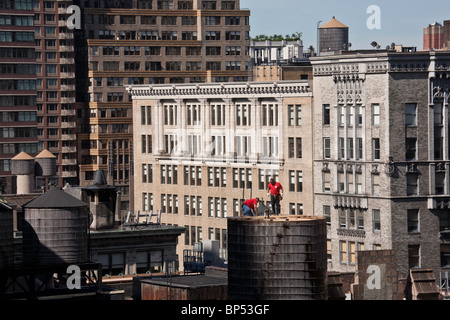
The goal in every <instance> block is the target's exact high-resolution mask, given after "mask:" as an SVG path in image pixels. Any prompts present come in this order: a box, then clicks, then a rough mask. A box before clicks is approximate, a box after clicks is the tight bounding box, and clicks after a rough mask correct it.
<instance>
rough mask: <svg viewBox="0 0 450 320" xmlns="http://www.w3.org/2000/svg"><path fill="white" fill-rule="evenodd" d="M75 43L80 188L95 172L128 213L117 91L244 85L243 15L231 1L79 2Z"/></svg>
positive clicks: (126, 125)
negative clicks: (141, 86)
mask: <svg viewBox="0 0 450 320" xmlns="http://www.w3.org/2000/svg"><path fill="white" fill-rule="evenodd" d="M80 4H81V7H82V10H83V12H82V17H83V27H82V30H81V32H80V33H79V37H77V40H76V41H77V49H78V50H79V53H80V54H79V55H77V57H78V59H79V60H77V68H79V69H77V79H76V81H77V84H78V87H77V88H78V101H80V102H82V104H83V107H81V108H80V109H79V113H78V119H79V123H78V133H79V145H78V148H79V161H80V164H81V166H80V183H81V185H86V184H89V183H90V181H91V180H92V178H93V174H94V172H95V171H96V170H97V169H102V170H104V171H105V172H106V173H107V176H108V183H110V184H114V185H115V186H116V187H118V189H119V190H121V191H122V209H123V210H128V209H131V210H132V209H133V208H132V203H133V202H132V194H133V191H132V189H131V190H130V188H131V186H132V178H133V172H134V165H133V162H134V161H133V157H132V155H133V145H134V144H133V131H132V125H133V123H132V110H131V100H130V97H129V95H128V93H127V92H126V90H125V88H124V86H125V85H139V84H146V85H149V86H150V85H152V84H178V83H203V82H227V81H247V80H248V77H249V72H250V70H248V69H249V66H248V60H249V59H248V51H249V44H250V41H249V30H250V26H249V15H250V12H249V11H248V10H240V2H239V0H235V1H201V0H191V1H181V0H178V1H177V0H174V1H166V0H164V1H160V0H133V1H93V0H91V1H89V0H88V1H81V3H80Z"/></svg>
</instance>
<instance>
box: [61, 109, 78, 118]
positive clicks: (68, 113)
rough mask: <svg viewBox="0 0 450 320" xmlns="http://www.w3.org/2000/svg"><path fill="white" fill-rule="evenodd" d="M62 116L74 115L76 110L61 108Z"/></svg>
mask: <svg viewBox="0 0 450 320" xmlns="http://www.w3.org/2000/svg"><path fill="white" fill-rule="evenodd" d="M61 115H62V116H74V115H76V111H75V110H73V109H67V110H61Z"/></svg>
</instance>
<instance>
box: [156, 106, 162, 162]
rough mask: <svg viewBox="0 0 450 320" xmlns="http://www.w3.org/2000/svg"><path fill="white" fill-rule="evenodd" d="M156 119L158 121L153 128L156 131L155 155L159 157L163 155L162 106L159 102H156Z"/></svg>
mask: <svg viewBox="0 0 450 320" xmlns="http://www.w3.org/2000/svg"><path fill="white" fill-rule="evenodd" d="M155 111H156V119H157V121H158V123H157V126H155V131H156V137H157V139H156V141H157V146H156V153H157V154H159V155H161V154H163V153H164V104H163V103H162V101H161V100H158V101H156V110H155Z"/></svg>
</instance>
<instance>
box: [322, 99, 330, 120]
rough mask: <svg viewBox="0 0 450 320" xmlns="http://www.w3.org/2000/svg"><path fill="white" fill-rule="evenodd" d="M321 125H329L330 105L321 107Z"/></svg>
mask: <svg viewBox="0 0 450 320" xmlns="http://www.w3.org/2000/svg"><path fill="white" fill-rule="evenodd" d="M323 125H330V105H329V104H324V105H323Z"/></svg>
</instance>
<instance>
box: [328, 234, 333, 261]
mask: <svg viewBox="0 0 450 320" xmlns="http://www.w3.org/2000/svg"><path fill="white" fill-rule="evenodd" d="M332 252H333V250H332V249H331V240H330V239H327V260H329V261H331V260H332V257H333V256H332Z"/></svg>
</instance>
